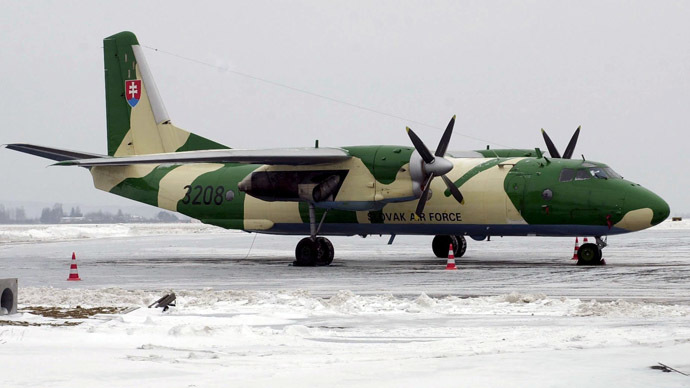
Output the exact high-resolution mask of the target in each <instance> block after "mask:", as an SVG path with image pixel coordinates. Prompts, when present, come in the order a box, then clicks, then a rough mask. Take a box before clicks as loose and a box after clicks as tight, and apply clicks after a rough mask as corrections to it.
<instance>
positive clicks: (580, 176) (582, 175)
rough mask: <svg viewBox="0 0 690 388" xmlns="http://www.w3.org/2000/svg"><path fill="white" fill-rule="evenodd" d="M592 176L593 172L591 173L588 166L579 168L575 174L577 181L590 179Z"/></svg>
mask: <svg viewBox="0 0 690 388" xmlns="http://www.w3.org/2000/svg"><path fill="white" fill-rule="evenodd" d="M590 178H592V174H590V173H589V169H587V168H581V169H579V170H577V173H576V174H575V180H576V181H583V180H585V179H590Z"/></svg>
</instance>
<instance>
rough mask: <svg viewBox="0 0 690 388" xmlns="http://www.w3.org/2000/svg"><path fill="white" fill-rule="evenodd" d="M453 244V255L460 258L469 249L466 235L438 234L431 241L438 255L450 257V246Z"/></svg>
mask: <svg viewBox="0 0 690 388" xmlns="http://www.w3.org/2000/svg"><path fill="white" fill-rule="evenodd" d="M450 244H453V256H455V258H456V259H457V258H460V257H462V255H464V254H465V251H466V250H467V240H465V237H464V236H447V235H438V236H436V237H434V240H433V241H432V242H431V249H432V250H433V251H434V254H435V255H436V257H439V258H446V257H448V247H449V246H450Z"/></svg>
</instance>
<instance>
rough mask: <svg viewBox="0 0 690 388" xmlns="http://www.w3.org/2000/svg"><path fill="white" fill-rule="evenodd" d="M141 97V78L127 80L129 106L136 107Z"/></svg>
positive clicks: (126, 94) (126, 88)
mask: <svg viewBox="0 0 690 388" xmlns="http://www.w3.org/2000/svg"><path fill="white" fill-rule="evenodd" d="M140 98H141V80H140V79H131V80H127V81H125V99H126V100H127V103H128V104H129V106H131V107H132V108H134V107H135V106H136V105H137V103H138V102H139V99H140Z"/></svg>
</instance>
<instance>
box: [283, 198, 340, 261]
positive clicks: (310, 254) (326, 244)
mask: <svg viewBox="0 0 690 388" xmlns="http://www.w3.org/2000/svg"><path fill="white" fill-rule="evenodd" d="M327 213H328V209H327V210H326V211H325V212H324V213H323V217H321V222H319V225H318V226H317V225H316V211H315V210H314V204H311V203H310V204H309V232H310V233H309V234H310V236H309V237H305V238H303V239H301V240H300V242H299V243H297V248H295V261H294V262H293V263H292V265H294V266H299V267H313V266H324V265H329V264H331V263H332V262H333V256H334V255H335V250H334V249H333V244H331V241H330V240H328V239H327V238H325V237H316V235H317V234H318V233H319V231H320V230H321V225H323V220H325V219H326V214H327Z"/></svg>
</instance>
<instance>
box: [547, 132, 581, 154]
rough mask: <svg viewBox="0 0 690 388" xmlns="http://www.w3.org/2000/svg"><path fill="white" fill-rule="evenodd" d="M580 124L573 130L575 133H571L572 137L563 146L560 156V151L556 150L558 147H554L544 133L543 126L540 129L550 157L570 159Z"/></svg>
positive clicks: (578, 134)
mask: <svg viewBox="0 0 690 388" xmlns="http://www.w3.org/2000/svg"><path fill="white" fill-rule="evenodd" d="M581 127H582V126H579V127H577V129H576V130H575V133H574V134H573V137H571V138H570V142H569V143H568V146H567V147H566V148H565V152H564V153H563V156H561V153H560V152H558V149H556V146H555V145H554V144H553V142H552V141H551V138H550V137H549V135H547V134H546V131H545V130H544V128H542V129H541V135H542V136H544V142H545V143H546V148H548V149H549V154H551V157H552V158H562V159H570V158H572V157H573V152H575V145H576V144H577V138H578V137H579V136H580V128H581Z"/></svg>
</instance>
